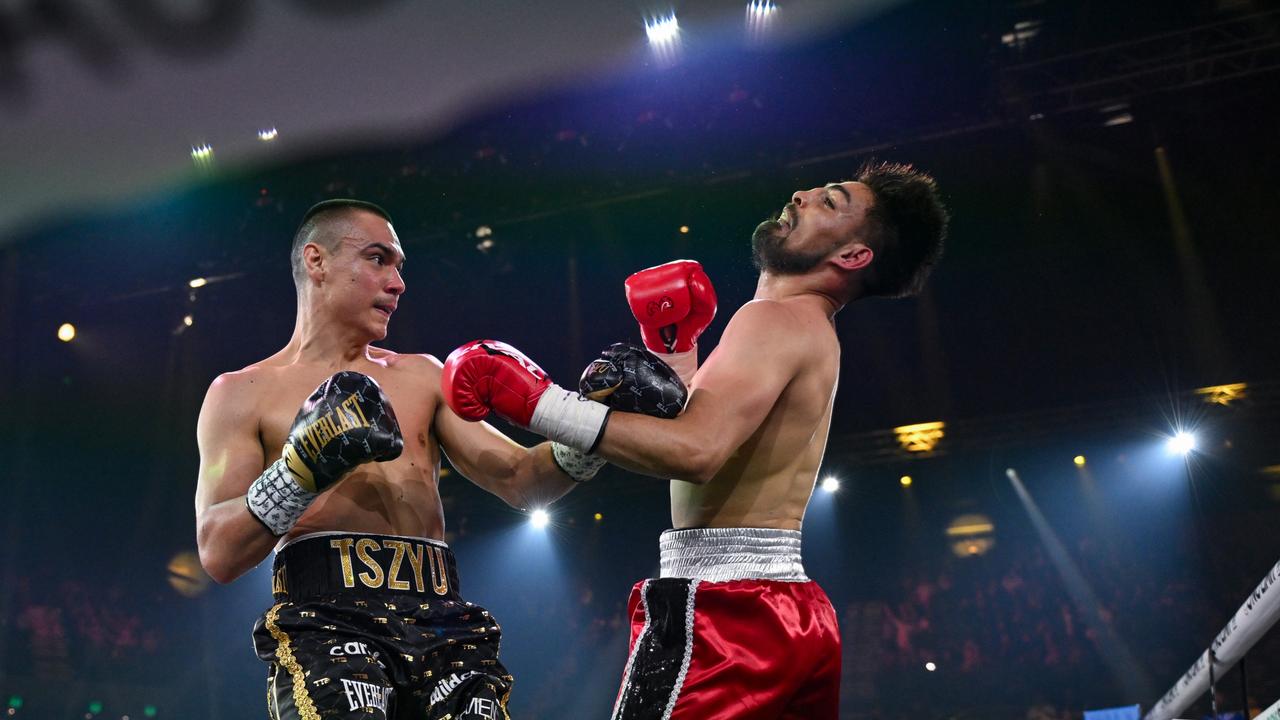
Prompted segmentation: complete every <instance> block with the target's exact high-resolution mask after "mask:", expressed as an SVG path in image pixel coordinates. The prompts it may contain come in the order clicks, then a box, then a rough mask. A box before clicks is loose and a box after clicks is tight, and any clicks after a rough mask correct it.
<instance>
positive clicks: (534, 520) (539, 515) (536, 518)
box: [529, 508, 551, 530]
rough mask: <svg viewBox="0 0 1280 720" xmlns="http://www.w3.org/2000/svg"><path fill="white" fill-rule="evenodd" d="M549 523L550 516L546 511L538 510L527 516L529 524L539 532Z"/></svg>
mask: <svg viewBox="0 0 1280 720" xmlns="http://www.w3.org/2000/svg"><path fill="white" fill-rule="evenodd" d="M550 522H551V515H550V514H548V513H547V511H546V510H543V509H542V508H538V509H537V510H534V511H533V512H532V513H530V515H529V524H530V525H532V526H534V527H535V528H538V529H539V530H541V529H542V528H544V527H546V526H547V524H548V523H550Z"/></svg>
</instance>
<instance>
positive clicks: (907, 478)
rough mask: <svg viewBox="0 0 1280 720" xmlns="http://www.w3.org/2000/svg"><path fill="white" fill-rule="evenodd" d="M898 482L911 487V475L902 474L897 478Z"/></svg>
mask: <svg viewBox="0 0 1280 720" xmlns="http://www.w3.org/2000/svg"><path fill="white" fill-rule="evenodd" d="M898 482H899V483H901V484H902V487H911V476H910V475H903V476H902V477H900V478H898Z"/></svg>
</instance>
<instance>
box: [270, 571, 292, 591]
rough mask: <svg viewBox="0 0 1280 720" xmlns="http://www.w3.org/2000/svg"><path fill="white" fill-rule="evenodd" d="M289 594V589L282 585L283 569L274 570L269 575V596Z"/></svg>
mask: <svg viewBox="0 0 1280 720" xmlns="http://www.w3.org/2000/svg"><path fill="white" fill-rule="evenodd" d="M287 592H289V588H288V586H287V585H285V583H284V568H282V567H281V568H276V571H275V572H273V573H272V574H271V594H272V595H276V594H282V593H287Z"/></svg>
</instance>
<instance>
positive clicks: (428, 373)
mask: <svg viewBox="0 0 1280 720" xmlns="http://www.w3.org/2000/svg"><path fill="white" fill-rule="evenodd" d="M369 359H370V360H372V361H373V362H374V363H375V364H376V365H378V366H379V368H380V369H381V370H382V371H383V372H385V373H386V376H387V377H388V378H389V379H390V378H394V379H395V380H396V381H397V382H408V383H425V384H428V385H433V386H434V385H439V384H440V368H441V363H440V361H439V360H437V359H436V358H435V357H434V356H432V355H426V354H419V353H398V352H393V351H391V350H385V349H383V348H374V347H370V348H369Z"/></svg>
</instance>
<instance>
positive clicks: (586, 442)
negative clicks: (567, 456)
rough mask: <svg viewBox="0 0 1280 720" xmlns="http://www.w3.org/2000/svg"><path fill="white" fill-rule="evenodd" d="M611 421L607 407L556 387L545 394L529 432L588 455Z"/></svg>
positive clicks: (534, 412) (552, 387)
mask: <svg viewBox="0 0 1280 720" xmlns="http://www.w3.org/2000/svg"><path fill="white" fill-rule="evenodd" d="M608 420H609V407H608V406H607V405H604V404H603V403H598V402H596V401H594V400H588V399H587V398H584V397H582V396H581V395H579V394H578V393H576V392H569V391H568V390H565V389H564V388H562V387H560V386H559V385H554V384H553V385H551V386H550V387H548V388H547V389H546V391H544V392H543V393H542V397H541V398H540V399H539V400H538V406H537V407H535V408H534V409H533V417H532V418H531V419H530V420H529V429H530V430H532V431H534V432H536V433H538V434H539V435H541V436H543V437H545V438H547V439H548V440H554V441H556V442H559V443H564V444H565V445H568V446H569V447H571V448H573V449H574V450H579V451H581V452H584V453H589V452H591V451H592V450H594V449H595V447H596V443H598V442H599V441H600V436H601V435H603V434H604V426H605V423H606V422H608Z"/></svg>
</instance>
